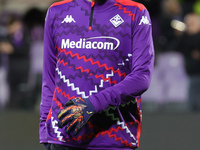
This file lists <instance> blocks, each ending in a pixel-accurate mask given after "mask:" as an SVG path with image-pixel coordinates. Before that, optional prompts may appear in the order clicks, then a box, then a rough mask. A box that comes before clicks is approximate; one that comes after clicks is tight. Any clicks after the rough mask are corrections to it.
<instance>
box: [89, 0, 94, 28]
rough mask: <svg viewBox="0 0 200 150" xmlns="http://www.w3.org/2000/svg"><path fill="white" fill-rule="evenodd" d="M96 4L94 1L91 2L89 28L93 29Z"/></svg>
mask: <svg viewBox="0 0 200 150" xmlns="http://www.w3.org/2000/svg"><path fill="white" fill-rule="evenodd" d="M94 4H95V2H92V3H91V13H90V23H89V30H92V21H93V13H94Z"/></svg>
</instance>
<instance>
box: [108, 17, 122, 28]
mask: <svg viewBox="0 0 200 150" xmlns="http://www.w3.org/2000/svg"><path fill="white" fill-rule="evenodd" d="M110 22H111V23H112V24H113V25H114V26H115V27H118V26H119V25H121V24H122V23H123V22H124V20H123V19H122V18H121V17H120V15H118V14H117V15H116V16H114V17H113V18H111V19H110Z"/></svg>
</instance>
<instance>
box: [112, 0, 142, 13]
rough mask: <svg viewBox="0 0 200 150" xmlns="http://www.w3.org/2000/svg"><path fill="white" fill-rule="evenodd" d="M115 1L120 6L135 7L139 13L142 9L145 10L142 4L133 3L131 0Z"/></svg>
mask: <svg viewBox="0 0 200 150" xmlns="http://www.w3.org/2000/svg"><path fill="white" fill-rule="evenodd" d="M115 1H116V2H117V3H120V4H122V5H126V6H134V7H137V8H139V10H140V11H141V10H143V9H146V7H145V6H144V5H143V4H141V3H137V2H134V1H132V0H115Z"/></svg>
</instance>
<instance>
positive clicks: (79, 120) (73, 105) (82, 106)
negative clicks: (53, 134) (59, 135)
mask: <svg viewBox="0 0 200 150" xmlns="http://www.w3.org/2000/svg"><path fill="white" fill-rule="evenodd" d="M94 113H95V109H94V106H93V105H92V103H91V102H90V100H89V99H88V98H86V99H83V98H80V97H77V98H74V99H72V100H69V101H68V102H67V103H66V107H65V108H64V109H62V110H61V111H60V112H59V113H58V115H57V116H58V119H59V122H58V126H59V127H60V128H63V127H64V126H65V125H67V126H66V128H65V131H66V133H70V132H72V133H73V135H77V134H78V132H79V131H80V130H81V129H82V127H83V126H84V125H85V124H86V123H87V121H88V120H89V119H90V117H91V116H92V115H93V114H94Z"/></svg>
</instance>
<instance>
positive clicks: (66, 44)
mask: <svg viewBox="0 0 200 150" xmlns="http://www.w3.org/2000/svg"><path fill="white" fill-rule="evenodd" d="M95 39H104V40H105V39H110V40H109V41H112V42H107V41H104V42H103V41H95ZM114 41H115V42H114ZM119 45H120V41H119V40H118V39H117V38H114V37H108V36H100V37H91V38H80V40H79V41H72V40H70V39H62V41H61V48H62V49H65V48H71V49H74V48H76V49H103V50H115V49H117V48H118V47H119Z"/></svg>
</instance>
